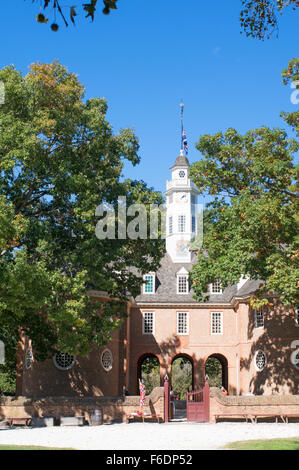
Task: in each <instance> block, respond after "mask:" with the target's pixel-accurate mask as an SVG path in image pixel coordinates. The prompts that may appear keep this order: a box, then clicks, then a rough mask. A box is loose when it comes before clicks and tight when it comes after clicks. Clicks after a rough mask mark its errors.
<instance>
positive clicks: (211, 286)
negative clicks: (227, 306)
mask: <svg viewBox="0 0 299 470" xmlns="http://www.w3.org/2000/svg"><path fill="white" fill-rule="evenodd" d="M215 284H216V285H217V284H218V286H219V289H220V290H219V292H214V291H213V286H214V285H215ZM222 292H223V291H222V287H221V282H220V281H219V280H218V279H217V280H216V281H214V282H212V283H211V284H210V293H211V294H216V295H217V294H222Z"/></svg>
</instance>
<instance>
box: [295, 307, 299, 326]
mask: <svg viewBox="0 0 299 470" xmlns="http://www.w3.org/2000/svg"><path fill="white" fill-rule="evenodd" d="M295 326H296V327H299V308H295Z"/></svg>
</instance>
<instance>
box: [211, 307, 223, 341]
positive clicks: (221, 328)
mask: <svg viewBox="0 0 299 470" xmlns="http://www.w3.org/2000/svg"><path fill="white" fill-rule="evenodd" d="M213 315H220V330H221V331H220V332H219V331H217V332H214V331H213ZM210 321H211V335H213V336H214V335H223V312H215V311H214V312H211V315H210Z"/></svg>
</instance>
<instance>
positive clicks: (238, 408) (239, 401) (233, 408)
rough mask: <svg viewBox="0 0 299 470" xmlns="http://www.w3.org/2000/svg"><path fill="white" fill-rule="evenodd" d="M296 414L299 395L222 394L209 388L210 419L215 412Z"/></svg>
mask: <svg viewBox="0 0 299 470" xmlns="http://www.w3.org/2000/svg"><path fill="white" fill-rule="evenodd" d="M234 413H235V414H248V415H250V414H281V415H284V414H297V415H299V395H272V396H267V395H266V396H224V395H223V394H222V393H221V392H220V390H219V389H216V388H211V390H210V421H211V422H215V415H216V414H234Z"/></svg>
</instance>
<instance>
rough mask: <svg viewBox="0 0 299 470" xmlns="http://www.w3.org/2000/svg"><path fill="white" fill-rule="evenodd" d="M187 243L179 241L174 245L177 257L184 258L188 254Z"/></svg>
mask: <svg viewBox="0 0 299 470" xmlns="http://www.w3.org/2000/svg"><path fill="white" fill-rule="evenodd" d="M188 246H189V244H188V242H187V241H185V240H179V241H178V242H177V245H176V252H177V256H186V254H187V253H188Z"/></svg>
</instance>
